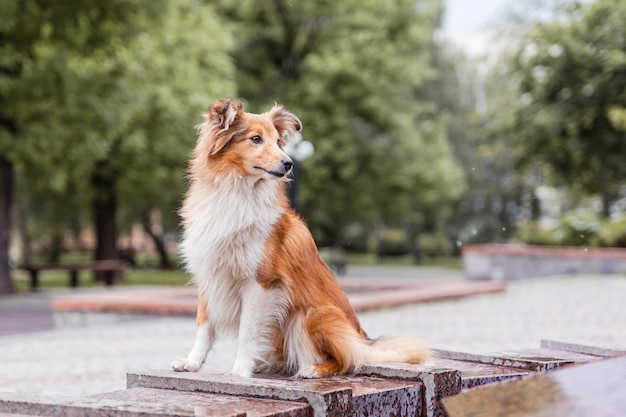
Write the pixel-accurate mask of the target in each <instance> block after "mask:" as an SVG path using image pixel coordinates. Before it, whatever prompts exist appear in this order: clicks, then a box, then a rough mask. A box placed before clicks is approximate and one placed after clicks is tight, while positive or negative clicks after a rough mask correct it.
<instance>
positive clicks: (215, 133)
mask: <svg viewBox="0 0 626 417" xmlns="http://www.w3.org/2000/svg"><path fill="white" fill-rule="evenodd" d="M242 114H243V105H242V104H241V102H240V101H239V100H236V99H231V98H229V99H225V100H220V101H218V102H216V103H214V104H212V105H211V107H209V111H208V112H207V113H206V114H205V118H206V119H205V121H204V123H202V124H201V125H200V138H199V140H206V139H209V137H210V136H211V142H210V143H209V147H208V153H209V156H213V155H215V154H216V153H218V152H219V151H220V150H222V149H223V148H224V146H226V144H228V142H229V141H230V139H231V138H232V137H231V135H229V134H228V133H227V132H226V131H227V130H228V129H229V128H230V127H231V126H232V125H233V123H234V122H235V121H236V120H237V119H238V118H239V117H241V115H242Z"/></svg>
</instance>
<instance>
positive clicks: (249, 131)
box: [172, 100, 429, 377]
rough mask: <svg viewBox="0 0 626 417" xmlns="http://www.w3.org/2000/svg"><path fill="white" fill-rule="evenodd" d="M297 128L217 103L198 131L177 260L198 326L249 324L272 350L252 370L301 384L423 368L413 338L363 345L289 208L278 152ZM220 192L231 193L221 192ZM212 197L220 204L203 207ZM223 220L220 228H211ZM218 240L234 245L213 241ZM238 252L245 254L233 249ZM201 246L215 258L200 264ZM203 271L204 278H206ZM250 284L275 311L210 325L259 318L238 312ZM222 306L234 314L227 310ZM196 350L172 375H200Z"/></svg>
mask: <svg viewBox="0 0 626 417" xmlns="http://www.w3.org/2000/svg"><path fill="white" fill-rule="evenodd" d="M301 127H302V126H301V123H300V121H299V120H298V118H297V117H296V116H294V115H293V114H291V113H289V112H287V111H285V110H284V109H283V108H282V107H279V106H275V107H274V108H272V109H271V110H270V111H269V112H267V113H263V114H251V113H246V112H244V110H243V106H242V105H241V103H240V102H239V101H237V100H222V101H220V102H218V103H216V104H214V105H213V106H211V108H210V109H209V112H208V114H207V116H206V121H205V123H204V124H203V125H201V126H200V139H199V141H198V144H197V146H196V149H195V150H194V153H193V156H192V159H191V162H190V168H189V172H190V179H191V183H190V188H189V192H188V194H187V198H186V200H185V204H184V206H183V208H182V210H181V215H182V217H183V224H184V226H185V229H186V235H187V237H186V239H185V244H184V246H185V250H184V251H183V254H184V256H185V258H186V261H187V264H188V268H189V269H190V271H191V272H192V274H193V275H194V277H193V279H194V281H195V282H196V283H197V284H198V286H199V287H200V291H201V292H200V302H199V306H198V317H197V322H198V326H199V327H202V326H204V325H210V326H212V327H211V328H210V329H209V330H207V333H206V334H209V335H211V337H213V334H214V333H215V328H220V326H222V327H223V328H224V329H225V331H226V330H231V331H234V332H235V333H237V332H239V333H241V332H242V331H246V332H250V331H252V332H253V333H254V332H255V331H256V330H258V329H256V330H255V326H256V327H258V326H261V327H264V328H263V329H261V331H260V332H257V333H258V334H257V333H254V334H253V335H252V336H250V337H252V339H253V340H257V339H259V338H260V339H261V342H263V341H265V342H267V343H268V346H269V351H266V350H268V349H267V347H264V349H265V350H262V349H261V350H262V352H261V353H259V355H261V357H257V358H256V360H257V364H258V365H259V366H258V368H257V369H269V370H273V371H279V372H284V373H290V374H297V375H299V376H303V377H324V376H329V375H334V374H345V373H348V372H352V371H355V370H357V369H358V368H359V367H360V366H361V365H363V364H366V363H377V362H384V361H409V362H411V363H419V362H423V361H424V360H426V359H427V357H428V355H429V353H428V350H427V349H426V348H425V347H423V346H422V345H421V344H420V342H419V341H417V340H415V339H407V338H404V339H399V338H398V339H394V338H390V339H383V341H370V340H369V339H368V337H367V334H366V333H365V331H364V330H363V329H362V328H361V325H360V323H359V319H358V317H357V315H356V313H355V312H354V310H353V308H352V306H351V305H350V302H349V300H348V298H347V296H346V295H345V293H344V292H343V290H342V289H341V287H340V285H339V283H338V282H337V280H336V279H335V277H334V276H333V274H332V272H331V271H330V269H329V268H328V266H327V265H326V264H325V263H324V261H323V260H322V259H321V257H320V255H319V253H318V251H317V248H316V245H315V242H314V240H313V237H312V236H311V233H310V232H309V230H308V229H307V227H306V225H305V224H304V222H303V221H302V219H301V218H300V217H299V216H298V215H297V214H296V213H294V212H293V211H292V210H290V209H289V203H288V200H287V197H286V194H285V190H284V183H285V182H286V181H287V174H288V172H289V170H290V169H291V165H290V163H291V162H290V159H289V158H288V157H286V155H285V154H284V151H283V149H282V148H283V146H284V145H285V135H286V134H287V133H290V132H295V131H297V130H300V129H301ZM241 184H244V185H241ZM223 187H231V188H232V190H234V191H232V193H231V192H230V191H228V192H223V191H220V190H222V189H224V188H223ZM231 188H225V189H227V190H230V189H231ZM233 193H234V194H233ZM237 193H239V194H237ZM235 194H236V195H237V197H233V202H232V203H229V204H221V203H219V198H226V197H224V196H225V195H235ZM209 197H210V198H214V199H218V202H217V203H215V202H210V201H207V198H209ZM209 203H210V204H213V206H209V205H208V204H209ZM220 204H221V205H220ZM254 204H256V205H254ZM214 206H215V207H214ZM206 207H209V209H207V208H206ZM217 210H221V211H222V212H217ZM266 214H267V216H266ZM207 216H208V217H207ZM211 216H216V220H213V219H212V218H210V217H211ZM246 216H247V217H246ZM248 217H249V219H248ZM220 218H222V219H223V221H219V220H217V219H220ZM233 219H234V220H233ZM268 219H269V220H268ZM248 220H249V221H248ZM229 222H231V223H232V224H233V225H231V223H229ZM237 222H239V223H241V225H240V226H237V225H238V224H239V223H237ZM228 227H230V228H231V229H232V230H231V229H228ZM202 228H204V229H206V233H204V230H202ZM194 233H197V235H198V236H196V235H194ZM203 233H204V234H203ZM220 233H222V234H225V236H230V237H227V238H223V239H222V240H220V239H221V238H220V239H218V238H217V237H215V238H214V237H212V236H218V237H219V236H221V234H220ZM258 239H263V240H262V241H260V242H257V241H258ZM229 242H230V243H229ZM255 242H257V243H258V245H257V244H256V243H255ZM240 245H249V246H250V248H249V249H246V250H243V249H239V246H240ZM255 245H256V246H255ZM204 246H206V247H207V251H211V256H208V255H206V256H205V252H204V250H203V247H204ZM257 247H258V249H256V248H257ZM255 251H258V254H257V252H255ZM255 254H257V255H258V256H256V255H255ZM255 256H256V257H255ZM246 257H247V258H246ZM205 258H206V259H205ZM244 258H245V259H244ZM248 258H249V259H248ZM207 268H208V270H210V273H208V272H205V269H207ZM249 270H250V271H252V274H253V276H251V277H248V275H249V274H250V272H249ZM251 279H252V280H254V282H256V284H258V287H259V288H260V291H262V293H261V294H264V295H263V296H268V297H278V298H276V299H275V300H273V299H270V300H268V301H267V306H266V307H262V306H265V305H266V304H259V305H260V306H261V307H259V308H265V309H267V308H273V309H274V310H275V311H274V310H272V311H271V312H270V313H268V316H267V317H264V318H262V319H261V318H259V319H258V320H259V322H258V323H253V325H252V326H248V327H245V326H244V325H242V324H236V323H230V322H229V323H230V324H228V323H227V324H222V323H214V322H213V321H212V320H219V317H223V320H233V317H234V318H235V320H239V319H238V318H239V317H240V316H241V317H242V318H241V319H240V320H244V318H243V317H245V320H255V317H256V316H257V315H258V316H263V314H264V313H263V311H260V312H256V313H255V314H247V315H246V314H244V313H242V311H244V310H245V309H246V308H248V306H247V305H246V304H245V303H244V301H243V297H244V295H243V294H247V293H246V291H252V290H251V288H252V289H253V288H254V286H253V284H252V282H251V281H250V280H251ZM211 291H223V294H225V295H221V296H220V297H219V298H217V299H212V298H211V297H212V296H213V295H212V293H211ZM254 291H259V290H254ZM255 294H257V293H256V292H255ZM237 297H240V298H237ZM224 299H226V300H224ZM207 300H209V301H210V303H209V302H208V301H207ZM255 302H256V301H255ZM211 303H212V304H211ZM231 306H232V307H231ZM225 308H232V309H233V310H232V311H223V310H224V309H225ZM216 309H217V310H216ZM207 321H208V322H207ZM242 326H243V327H242ZM250 328H252V330H245V329H250ZM242 329H243V330H242ZM244 336H246V335H244ZM254 337H256V338H257V339H254ZM240 341H241V334H240ZM211 343H212V341H211ZM199 346H200V347H195V346H194V349H193V350H192V352H195V353H194V354H190V358H188V359H187V362H190V363H191V365H188V364H187V362H185V360H181V361H182V362H178V363H174V364H172V366H173V367H174V369H176V370H196V369H197V368H198V367H199V365H198V361H199V360H200V361H201V362H203V361H204V359H202V355H201V354H198V352H204V356H205V357H206V350H207V349H206V347H205V346H204V345H203V344H202V343H200V345H199ZM209 348H210V344H209ZM240 349H241V347H240ZM245 349H248V350H250V348H249V347H245ZM245 349H244V350H245ZM246 352H247V353H246ZM246 352H244V353H242V354H241V355H239V352H238V357H239V356H241V358H239V359H238V360H237V361H236V364H235V368H234V370H233V372H234V373H238V374H242V375H247V374H248V370H247V368H246V366H245V363H247V362H246V358H247V356H246V354H248V356H249V352H248V351H246ZM255 354H256V353H255ZM198 358H200V359H198ZM259 361H260V362H259ZM200 366H201V363H200Z"/></svg>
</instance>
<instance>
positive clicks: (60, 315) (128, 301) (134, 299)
mask: <svg viewBox="0 0 626 417" xmlns="http://www.w3.org/2000/svg"><path fill="white" fill-rule="evenodd" d="M339 283H340V284H341V285H342V286H343V287H344V289H345V290H346V292H347V295H348V299H349V300H350V303H351V304H352V306H353V308H354V309H355V310H356V311H357V312H361V311H367V310H373V309H379V308H388V307H398V306H401V305H406V304H415V303H422V302H430V301H436V300H443V299H451V298H461V297H469V296H472V295H477V294H485V293H494V292H501V291H504V290H505V285H504V284H502V283H498V282H468V281H455V282H422V281H416V280H369V279H354V278H342V279H339ZM197 297H198V296H197V291H196V289H195V288H193V287H182V288H180V287H160V288H146V289H141V288H137V287H135V288H131V289H116V290H115V291H98V292H93V293H82V294H69V295H60V296H56V297H54V298H53V299H52V304H51V305H52V309H53V310H54V313H55V323H56V324H57V325H58V326H77V325H89V324H90V323H94V324H98V323H102V322H104V321H121V320H127V319H129V318H132V315H137V316H140V315H148V314H168V315H188V316H193V315H195V314H196V309H197V305H198V299H197ZM106 314H109V315H112V314H115V315H117V317H115V316H109V317H108V318H107V317H106ZM137 316H136V317H137Z"/></svg>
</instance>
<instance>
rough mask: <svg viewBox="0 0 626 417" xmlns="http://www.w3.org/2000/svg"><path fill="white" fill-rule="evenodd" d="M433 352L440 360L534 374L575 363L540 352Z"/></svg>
mask: <svg viewBox="0 0 626 417" xmlns="http://www.w3.org/2000/svg"><path fill="white" fill-rule="evenodd" d="M433 352H434V354H435V356H436V357H437V358H440V359H454V360H458V361H467V362H478V363H484V364H491V365H497V366H506V367H509V368H516V369H521V370H527V371H534V372H543V371H550V370H552V369H556V368H559V367H561V366H564V365H570V364H573V363H574V362H575V361H574V360H571V359H561V358H552V357H548V356H542V355H541V354H539V353H538V352H536V353H533V354H520V353H518V352H495V353H467V352H456V351H451V350H444V349H433Z"/></svg>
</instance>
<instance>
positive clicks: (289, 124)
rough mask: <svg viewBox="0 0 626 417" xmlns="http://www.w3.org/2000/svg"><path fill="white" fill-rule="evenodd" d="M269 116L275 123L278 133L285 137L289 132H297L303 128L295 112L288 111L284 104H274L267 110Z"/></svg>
mask: <svg viewBox="0 0 626 417" xmlns="http://www.w3.org/2000/svg"><path fill="white" fill-rule="evenodd" d="M267 115H268V117H269V118H270V120H271V121H272V123H273V124H274V127H275V128H276V130H278V134H280V136H281V137H284V136H285V134H287V133H295V132H299V131H300V130H302V122H301V121H300V119H298V118H297V117H296V115H295V114H293V113H290V112H288V111H287V110H285V109H284V108H283V106H274V107H272V109H271V110H270V111H269V112H267Z"/></svg>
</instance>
